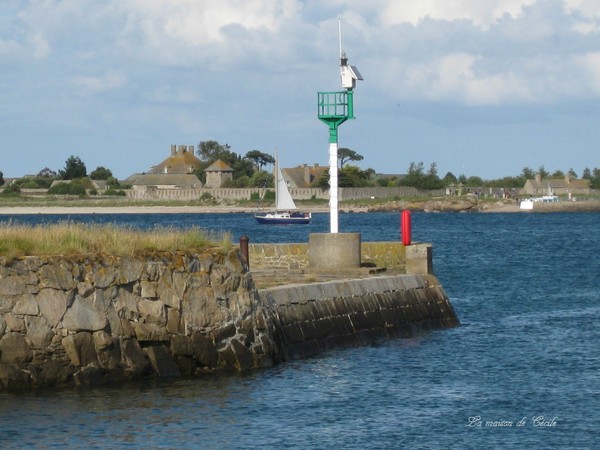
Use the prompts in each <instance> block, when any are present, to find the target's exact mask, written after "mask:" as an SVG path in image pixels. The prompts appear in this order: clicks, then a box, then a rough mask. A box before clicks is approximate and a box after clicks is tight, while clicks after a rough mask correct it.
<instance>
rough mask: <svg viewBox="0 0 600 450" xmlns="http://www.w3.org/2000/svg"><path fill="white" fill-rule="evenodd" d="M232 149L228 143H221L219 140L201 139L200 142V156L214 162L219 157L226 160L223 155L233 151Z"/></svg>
mask: <svg viewBox="0 0 600 450" xmlns="http://www.w3.org/2000/svg"><path fill="white" fill-rule="evenodd" d="M230 150H231V147H230V146H229V145H228V144H225V145H221V144H219V143H218V142H217V141H201V142H200V143H199V144H198V156H199V157H200V159H202V160H205V161H211V162H214V161H216V160H217V159H221V160H223V161H225V159H223V157H222V156H221V155H223V154H225V155H227V154H228V153H231V151H230ZM225 162H227V161H225Z"/></svg>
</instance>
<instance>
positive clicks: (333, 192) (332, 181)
mask: <svg viewBox="0 0 600 450" xmlns="http://www.w3.org/2000/svg"><path fill="white" fill-rule="evenodd" d="M329 221H330V227H331V233H337V232H338V228H339V227H338V145H337V142H330V143H329Z"/></svg>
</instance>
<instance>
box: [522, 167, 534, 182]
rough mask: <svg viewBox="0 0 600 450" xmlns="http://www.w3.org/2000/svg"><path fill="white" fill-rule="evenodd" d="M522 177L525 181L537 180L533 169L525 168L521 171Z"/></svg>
mask: <svg viewBox="0 0 600 450" xmlns="http://www.w3.org/2000/svg"><path fill="white" fill-rule="evenodd" d="M521 177H523V178H524V179H525V180H532V179H534V178H535V172H534V171H533V169H532V168H531V167H527V166H525V167H523V170H522V171H521Z"/></svg>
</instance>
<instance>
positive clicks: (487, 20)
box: [381, 0, 537, 29]
mask: <svg viewBox="0 0 600 450" xmlns="http://www.w3.org/2000/svg"><path fill="white" fill-rule="evenodd" d="M536 2H537V0H456V1H448V0H400V1H390V2H385V3H386V5H385V6H384V9H383V11H382V13H381V21H382V23H384V24H385V25H386V26H389V25H394V24H401V23H410V24H412V25H414V26H418V25H419V24H420V23H421V22H422V21H423V19H425V18H430V19H434V20H443V21H455V20H467V21H470V22H472V23H473V24H474V25H476V26H478V27H481V28H483V29H487V28H489V26H490V25H491V24H492V23H494V22H495V21H497V20H498V19H500V18H502V17H504V16H505V15H508V16H510V17H513V18H518V17H519V16H520V15H521V14H522V11H523V7H525V6H529V5H533V4H535V3H536Z"/></svg>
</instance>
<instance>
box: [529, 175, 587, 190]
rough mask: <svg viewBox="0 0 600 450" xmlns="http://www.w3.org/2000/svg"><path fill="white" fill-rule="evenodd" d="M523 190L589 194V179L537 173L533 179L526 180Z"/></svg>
mask: <svg viewBox="0 0 600 450" xmlns="http://www.w3.org/2000/svg"><path fill="white" fill-rule="evenodd" d="M523 192H525V193H526V194H528V195H546V194H548V193H552V194H554V195H569V194H571V195H582V194H591V193H592V189H591V187H590V182H589V180H585V179H576V178H571V177H570V176H569V175H567V176H565V177H563V178H544V179H542V177H541V176H540V175H539V174H538V175H536V177H535V178H534V179H531V180H527V181H526V182H525V186H524V187H523Z"/></svg>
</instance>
